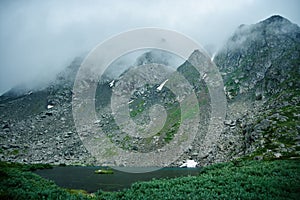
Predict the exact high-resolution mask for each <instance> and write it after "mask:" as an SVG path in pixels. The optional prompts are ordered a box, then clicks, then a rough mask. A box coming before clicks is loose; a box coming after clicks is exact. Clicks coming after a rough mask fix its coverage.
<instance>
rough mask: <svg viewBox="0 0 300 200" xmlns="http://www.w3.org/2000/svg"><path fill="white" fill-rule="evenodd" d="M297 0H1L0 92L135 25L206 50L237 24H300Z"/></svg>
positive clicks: (46, 74) (45, 75)
mask: <svg viewBox="0 0 300 200" xmlns="http://www.w3.org/2000/svg"><path fill="white" fill-rule="evenodd" d="M299 7H300V1H298V0H281V1H280V0H223V1H222V0H185V1H183V0H182V1H180V0H161V1H158V0H153V1H149V0H139V1H134V0H123V1H122V0H119V1H116V0H99V1H96V0H95V1H93V0H87V1H80V0H72V1H71V0H64V1H60V0H51V1H50V0H49V1H39V0H12V1H10V0H1V1H0V94H2V93H4V92H5V91H7V90H9V89H10V88H12V87H14V86H16V85H19V84H26V83H27V84H28V85H31V86H32V87H34V86H39V85H42V84H46V83H47V82H49V80H52V79H53V78H54V77H55V75H56V74H57V73H58V72H59V71H61V70H62V69H64V68H65V67H66V66H68V65H69V64H70V63H71V61H72V60H73V59H74V58H75V57H76V56H82V55H85V54H86V53H88V52H89V51H90V50H92V49H93V48H94V47H95V46H96V45H97V44H99V43H101V42H103V41H104V40H106V39H108V38H110V37H112V36H113V35H116V34H119V33H121V32H124V31H128V30H131V29H135V28H142V27H159V28H165V29H171V30H174V31H178V32H180V33H183V34H185V35H187V36H189V37H191V38H193V39H194V40H196V41H197V42H198V43H199V44H200V45H201V46H203V47H204V48H206V49H208V50H212V49H213V50H216V49H218V48H219V47H221V46H222V45H223V44H224V42H225V41H226V39H227V38H228V37H229V36H230V35H231V34H232V33H233V32H234V30H235V29H236V28H237V27H238V26H239V25H240V24H254V23H257V22H258V21H261V20H263V19H266V18H268V17H269V16H271V15H274V14H279V15H282V16H283V17H286V18H287V19H289V20H290V21H292V22H293V23H296V24H298V25H300V14H299V13H300V12H299V10H298V8H299Z"/></svg>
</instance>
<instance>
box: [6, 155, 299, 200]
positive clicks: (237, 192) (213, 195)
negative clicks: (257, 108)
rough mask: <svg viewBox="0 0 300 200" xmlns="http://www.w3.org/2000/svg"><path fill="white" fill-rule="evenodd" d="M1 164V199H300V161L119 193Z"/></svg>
mask: <svg viewBox="0 0 300 200" xmlns="http://www.w3.org/2000/svg"><path fill="white" fill-rule="evenodd" d="M40 167H41V168H43V167H49V165H45V166H44V165H20V164H8V163H4V162H1V163H0V174H1V178H0V185H1V188H0V199H297V198H298V197H299V195H300V160H275V161H242V160H236V161H233V162H229V163H220V164H215V165H212V166H209V167H205V168H203V170H202V171H201V172H200V174H199V175H198V176H188V177H180V178H174V179H160V180H152V181H149V182H137V183H134V184H133V185H132V186H131V187H130V188H129V189H125V190H123V191H119V192H104V191H101V190H99V191H98V192H96V193H95V194H88V193H86V192H85V191H83V190H73V189H62V188H59V187H58V186H56V185H55V184H54V183H53V182H51V181H48V180H45V179H43V178H41V177H39V176H37V175H35V174H33V173H32V172H30V171H28V170H29V169H36V168H40Z"/></svg>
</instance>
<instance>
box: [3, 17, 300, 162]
mask: <svg viewBox="0 0 300 200" xmlns="http://www.w3.org/2000/svg"><path fill="white" fill-rule="evenodd" d="M169 60H170V57H166V58H165V57H161V55H160V57H157V55H156V53H153V52H152V53H149V52H148V53H145V54H144V55H142V56H141V57H139V59H138V60H137V63H138V64H149V62H150V63H151V62H153V61H154V62H157V63H159V64H170V62H169ZM214 62H215V63H216V65H217V67H219V70H220V72H221V74H222V77H223V81H224V86H225V87H224V90H225V93H226V97H227V100H228V108H227V118H226V120H225V121H224V126H225V129H224V131H223V132H222V134H221V136H220V138H219V139H218V141H217V142H215V145H213V147H212V149H210V150H209V151H208V152H207V154H205V155H203V153H202V152H201V150H199V149H200V147H201V146H202V147H203V144H202V143H201V142H202V138H201V136H199V138H197V139H196V140H195V141H194V143H193V144H192V145H191V146H190V147H188V148H187V151H186V152H185V153H184V154H183V155H182V156H181V157H180V159H179V160H178V161H177V162H175V163H174V164H175V165H180V164H182V161H184V160H186V159H188V158H192V159H194V160H196V161H198V162H199V163H200V165H208V164H211V163H215V162H221V161H227V160H231V159H234V158H237V157H244V156H247V157H249V158H250V159H274V158H280V157H299V142H300V136H299V132H300V115H299V113H300V103H299V101H300V91H299V84H300V81H299V80H300V28H299V27H298V26H297V25H295V24H292V23H291V22H290V21H288V20H287V19H285V18H283V17H281V16H272V17H270V18H268V19H266V20H264V21H261V22H259V23H257V24H253V25H241V26H240V27H239V28H238V29H237V30H236V31H235V32H234V34H233V35H232V37H230V38H229V39H228V42H227V43H226V45H224V47H223V48H222V49H221V50H220V51H219V52H218V53H217V55H216V56H215V58H214ZM80 63H81V60H80V59H75V60H74V62H73V63H72V64H71V65H70V66H69V67H68V68H66V70H65V71H64V72H62V73H60V74H59V75H58V76H57V79H56V80H55V81H54V82H53V83H52V84H51V85H50V86H48V87H46V88H44V89H41V90H38V91H26V92H21V94H20V93H17V92H14V91H13V90H12V91H10V92H9V93H6V94H4V95H3V96H1V97H0V119H1V120H0V123H1V124H0V125H1V127H0V128H1V129H0V147H1V149H0V150H1V151H0V157H1V160H6V161H17V162H44V163H54V164H59V163H67V164H74V163H81V164H88V163H93V162H94V161H93V158H92V157H91V155H90V154H89V153H88V151H87V150H86V149H85V147H84V145H83V144H82V142H81V140H80V139H79V137H78V135H77V133H76V130H75V127H74V122H73V116H72V106H71V101H72V87H73V82H74V79H75V76H76V72H77V70H78V68H79V66H80ZM175 63H177V62H175ZM153 67H158V65H153ZM159 69H160V68H157V70H159ZM173 70H174V69H173ZM128 71H130V70H128ZM128 71H127V72H128ZM177 72H178V73H181V74H182V75H183V76H184V77H185V78H186V79H187V80H188V82H189V83H190V84H191V85H192V87H193V88H194V90H195V92H196V97H197V99H198V102H199V105H201V106H200V110H201V111H202V113H209V112H210V107H209V101H210V99H209V94H208V93H207V88H206V85H205V82H204V81H203V80H202V79H201V78H199V77H200V74H198V73H197V72H196V71H195V70H194V69H193V68H192V67H191V65H190V64H189V62H185V63H184V64H182V65H181V66H179V67H178V68H177ZM150 73H151V72H150V71H149V72H148V71H145V70H144V71H142V72H141V73H140V76H143V78H144V79H145V80H148V81H151V77H150V76H149V74H150ZM170 73H171V72H169V71H165V72H163V71H162V72H161V77H160V78H161V80H160V82H159V83H163V82H164V81H165V80H166V79H167V77H168V74H170ZM125 75H126V73H124V74H121V76H120V77H119V78H117V79H116V80H114V82H112V80H111V79H110V78H108V77H103V80H102V81H101V82H99V84H98V88H97V92H96V102H95V105H96V110H97V113H98V117H99V121H97V122H95V123H97V124H98V125H99V126H100V127H102V130H103V131H104V132H105V134H106V135H108V137H110V138H111V141H113V142H114V143H116V144H117V145H118V146H119V147H121V148H123V149H126V150H129V151H139V152H148V151H152V150H153V149H156V148H158V147H162V146H164V145H165V144H167V143H168V142H169V141H170V140H172V138H173V136H174V134H175V133H176V131H177V130H178V126H179V125H180V124H178V121H180V117H179V115H180V108H179V107H178V106H179V105H178V99H176V97H175V96H174V94H172V92H171V91H169V90H168V89H167V88H166V87H162V88H161V89H160V90H159V92H158V91H157V90H158V89H157V88H159V86H160V85H159V84H156V85H155V84H154V85H144V86H141V85H140V86H139V87H138V89H137V91H136V92H135V93H134V94H133V95H132V97H131V100H130V103H129V109H130V117H132V119H133V120H135V122H136V123H139V124H147V122H149V116H148V115H147V114H145V113H144V111H145V110H148V109H149V108H150V106H152V105H154V104H157V103H158V104H161V105H163V106H165V108H166V110H167V112H166V114H168V118H167V122H168V123H167V124H166V125H165V126H164V127H163V129H162V131H161V132H160V134H158V135H155V136H154V137H151V138H150V139H139V138H131V137H127V135H126V134H123V133H122V132H120V130H119V129H118V128H117V125H116V124H115V122H114V120H113V116H112V115H111V107H110V103H111V100H110V98H111V95H112V90H113V89H114V88H115V87H118V86H119V85H120V84H121V83H122V79H124V76H125ZM132 84H138V85H139V84H140V83H138V82H133V83H132ZM191 110H193V109H192V108H191ZM200 117H202V118H201V119H202V120H203V121H202V123H207V120H208V119H209V114H207V115H206V114H205V115H203V116H200Z"/></svg>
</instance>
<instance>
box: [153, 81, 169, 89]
mask: <svg viewBox="0 0 300 200" xmlns="http://www.w3.org/2000/svg"><path fill="white" fill-rule="evenodd" d="M168 80H169V79H167V80H165V81H164V82H162V84H160V86H158V87H157V88H156V89H157V90H158V91H161V90H162V88H163V87H164V85H165V84H166V83H167V82H168Z"/></svg>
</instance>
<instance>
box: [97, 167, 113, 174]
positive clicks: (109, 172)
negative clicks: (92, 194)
mask: <svg viewBox="0 0 300 200" xmlns="http://www.w3.org/2000/svg"><path fill="white" fill-rule="evenodd" d="M113 173H114V171H113V170H112V169H110V168H108V169H98V170H96V171H95V174H113Z"/></svg>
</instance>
